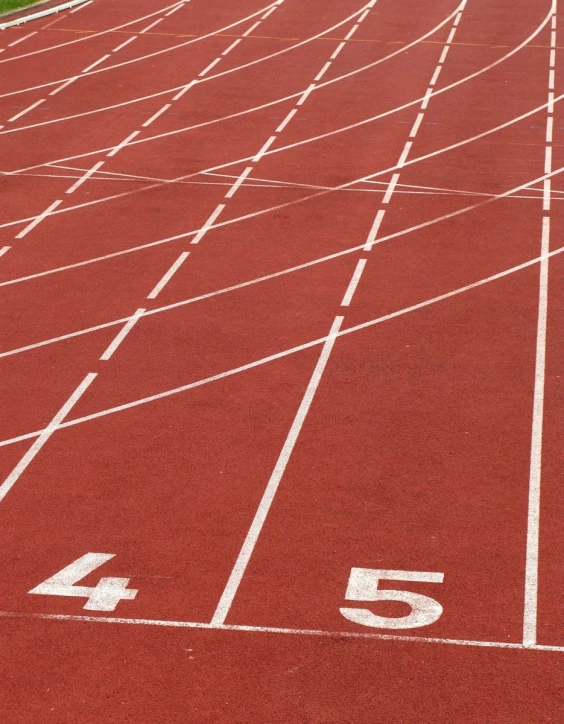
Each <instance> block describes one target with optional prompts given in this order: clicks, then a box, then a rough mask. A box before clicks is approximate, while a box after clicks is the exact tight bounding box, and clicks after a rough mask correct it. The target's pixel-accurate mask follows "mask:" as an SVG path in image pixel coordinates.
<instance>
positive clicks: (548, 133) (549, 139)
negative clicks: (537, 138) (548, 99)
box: [546, 116, 554, 143]
mask: <svg viewBox="0 0 564 724" xmlns="http://www.w3.org/2000/svg"><path fill="white" fill-rule="evenodd" d="M553 128H554V118H553V117H552V116H549V117H548V118H547V119H546V142H547V143H552V131H553Z"/></svg>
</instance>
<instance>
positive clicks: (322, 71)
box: [313, 60, 331, 81]
mask: <svg viewBox="0 0 564 724" xmlns="http://www.w3.org/2000/svg"><path fill="white" fill-rule="evenodd" d="M330 67H331V61H330V60H328V61H327V63H325V65H324V66H323V68H321V70H320V71H319V73H318V74H317V75H316V76H315V78H314V79H313V80H314V81H318V80H321V79H322V78H323V76H324V75H325V73H326V72H327V71H328V70H329V68H330Z"/></svg>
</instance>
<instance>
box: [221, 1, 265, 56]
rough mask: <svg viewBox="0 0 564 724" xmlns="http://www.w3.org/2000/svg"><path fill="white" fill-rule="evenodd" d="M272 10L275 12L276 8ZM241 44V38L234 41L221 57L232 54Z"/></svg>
mask: <svg viewBox="0 0 564 724" xmlns="http://www.w3.org/2000/svg"><path fill="white" fill-rule="evenodd" d="M272 9H273V10H275V9H276V8H272ZM240 42H241V38H237V40H234V41H233V42H232V43H231V45H230V46H229V47H228V48H226V49H225V50H224V51H223V53H222V54H221V55H227V53H230V52H231V51H232V50H233V48H236V47H237V46H238V45H239V43H240Z"/></svg>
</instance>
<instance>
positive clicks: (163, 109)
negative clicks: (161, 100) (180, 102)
mask: <svg viewBox="0 0 564 724" xmlns="http://www.w3.org/2000/svg"><path fill="white" fill-rule="evenodd" d="M170 106H171V104H170V103H166V104H165V105H164V106H163V107H162V108H161V109H160V110H158V111H157V112H156V113H154V114H153V115H152V116H151V117H150V118H149V120H148V121H145V123H144V124H143V128H147V126H150V125H151V123H152V122H153V121H156V120H157V118H158V117H159V116H161V115H162V114H163V113H165V112H166V111H168V109H169V108H170Z"/></svg>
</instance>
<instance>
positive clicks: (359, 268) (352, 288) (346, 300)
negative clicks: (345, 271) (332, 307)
mask: <svg viewBox="0 0 564 724" xmlns="http://www.w3.org/2000/svg"><path fill="white" fill-rule="evenodd" d="M365 266H366V259H359V260H358V264H357V265H356V269H355V270H354V273H353V275H352V278H351V281H350V283H349V287H348V289H347V291H346V292H345V296H344V297H343V301H342V302H341V307H348V306H349V305H350V303H351V301H352V298H353V295H354V293H355V292H356V288H357V286H358V283H359V281H360V277H361V276H362V272H363V271H364V267H365Z"/></svg>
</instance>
